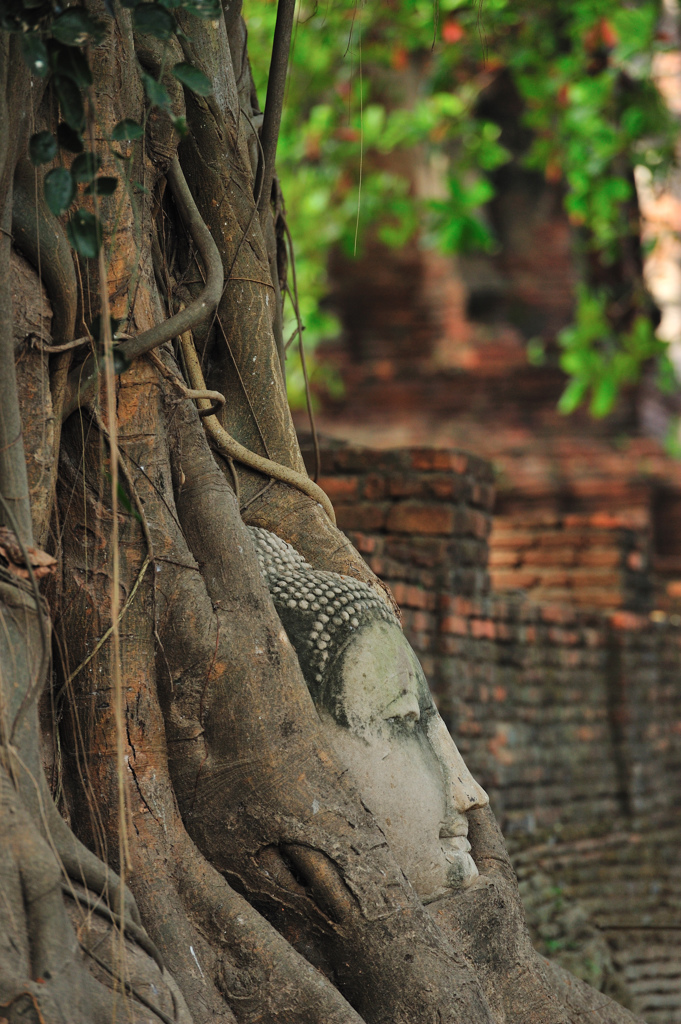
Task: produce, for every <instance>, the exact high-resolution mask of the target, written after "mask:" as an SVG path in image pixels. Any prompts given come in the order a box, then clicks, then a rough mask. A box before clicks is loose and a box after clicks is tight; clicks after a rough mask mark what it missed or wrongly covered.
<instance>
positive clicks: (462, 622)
mask: <svg viewBox="0 0 681 1024" xmlns="http://www.w3.org/2000/svg"><path fill="white" fill-rule="evenodd" d="M440 632H441V633H455V634H456V635H457V636H467V635H468V619H466V618H464V617H463V615H445V616H443V618H442V619H441V620H440Z"/></svg>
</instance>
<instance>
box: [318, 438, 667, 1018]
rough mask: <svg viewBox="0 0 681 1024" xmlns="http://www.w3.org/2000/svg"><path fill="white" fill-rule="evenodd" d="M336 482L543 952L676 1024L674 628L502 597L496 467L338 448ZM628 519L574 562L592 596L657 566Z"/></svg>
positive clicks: (331, 474)
mask: <svg viewBox="0 0 681 1024" xmlns="http://www.w3.org/2000/svg"><path fill="white" fill-rule="evenodd" d="M322 466H323V477H322V479H321V481H320V482H321V483H322V486H324V488H325V489H326V490H327V492H328V493H329V495H330V496H331V498H332V500H333V501H334V504H335V507H336V513H337V516H338V522H339V525H340V526H341V527H342V528H343V529H344V530H345V531H346V532H347V533H348V535H349V536H350V537H351V539H352V541H353V542H354V543H355V544H356V545H357V547H358V548H359V550H360V551H361V552H362V553H363V555H364V557H365V558H366V559H367V561H368V562H369V564H370V565H371V567H372V568H373V569H374V570H375V571H376V572H378V573H380V575H381V576H382V577H383V578H384V579H385V580H386V581H387V582H388V583H389V584H390V586H391V587H392V590H393V593H394V594H395V597H396V598H397V600H398V602H399V604H400V606H401V608H402V612H403V617H404V628H405V631H406V633H407V635H408V636H409V638H410V640H411V642H412V644H413V646H414V648H415V649H416V650H417V652H418V654H419V657H420V658H421V661H422V663H423V666H424V669H425V671H426V673H427V675H428V677H429V679H430V681H431V686H432V688H433V690H434V693H435V695H436V699H437V701H438V703H439V706H440V709H441V711H442V713H443V716H444V717H445V719H446V720H447V722H448V724H449V726H450V728H451V730H452V733H453V735H454V737H455V739H456V741H457V743H458V745H459V747H460V749H461V751H462V753H463V755H464V757H465V759H466V761H467V763H468V764H469V766H470V768H471V770H472V771H473V773H474V774H475V775H476V777H477V778H478V779H479V780H480V782H481V783H482V784H483V785H484V786H485V788H486V789H487V790H488V792H489V794H490V799H491V801H492V805H493V807H494V810H495V812H496V814H497V816H498V817H499V819H500V822H501V825H502V827H503V829H504V832H505V835H506V837H507V841H508V844H509V848H510V850H511V852H512V856H513V858H514V862H515V865H516V869H517V871H518V875H519V878H520V880H521V885H522V887H523V892H524V897H525V899H526V904H527V910H528V919H529V923H530V925H531V928H532V930H533V933H534V937H535V941H536V942H537V944H538V946H539V948H541V949H542V951H543V952H545V953H547V954H549V955H553V956H557V957H558V958H559V959H561V960H562V962H564V963H565V965H566V966H568V967H569V968H570V969H572V970H575V971H577V973H581V974H582V976H584V977H585V978H587V980H589V981H591V982H593V983H595V984H597V985H599V986H600V987H601V988H603V989H604V990H607V991H609V992H612V993H613V994H614V995H616V996H617V997H618V998H621V999H623V1001H625V1002H628V1003H629V1005H631V1006H632V1008H633V1009H634V1010H636V1011H637V1012H638V1013H640V1014H641V1015H642V1016H643V1017H644V1018H645V1019H646V1020H647V1021H649V1022H650V1024H673V1022H674V1024H678V1022H679V1021H681V927H680V926H681V856H680V855H679V848H680V846H681V623H680V622H679V621H678V618H677V617H674V616H668V615H662V614H661V615H655V614H653V616H652V617H651V616H650V615H648V614H645V615H644V614H636V613H634V612H632V611H626V610H622V609H621V608H620V609H619V610H613V609H616V608H617V604H623V603H625V602H623V601H620V602H612V603H611V604H610V607H609V608H607V610H604V609H603V608H602V607H599V606H598V605H599V602H598V601H594V607H588V601H583V602H581V606H579V604H580V603H579V602H574V601H573V603H572V604H568V603H566V602H565V601H563V602H562V603H553V602H552V603H550V602H545V601H542V602H541V603H540V602H537V601H535V600H532V599H531V598H529V597H528V596H527V595H526V594H525V593H523V592H522V591H521V590H516V591H515V592H509V593H505V594H504V593H499V592H495V591H494V590H493V589H492V588H491V585H490V576H489V573H488V555H489V538H490V534H491V532H492V509H493V505H494V483H493V474H492V471H491V468H490V466H489V464H488V463H486V462H485V461H484V460H482V459H478V458H475V457H473V456H471V455H468V454H466V453H464V452H458V451H433V450H428V449H412V450H398V451H383V452H376V451H368V450H365V449H357V448H349V447H344V446H342V445H338V446H336V447H329V448H327V449H326V450H325V451H324V453H323V462H322ZM615 518H616V512H615V511H613V519H612V522H608V523H605V520H602V521H601V520H599V521H598V522H596V521H594V522H591V523H589V521H588V520H587V518H586V517H584V520H583V521H580V522H579V523H577V522H575V523H574V524H573V525H574V528H575V529H576V530H577V529H578V530H579V531H581V533H580V538H579V542H578V543H577V541H575V543H574V550H575V551H581V552H589V551H591V552H595V553H596V554H597V555H598V558H595V556H594V557H593V558H592V565H591V567H590V568H592V569H593V570H596V571H595V573H592V574H590V575H589V585H590V586H591V587H592V589H594V590H596V591H599V590H602V589H603V588H604V587H607V586H611V585H616V586H619V587H620V589H621V588H623V587H626V585H627V579H626V573H627V572H632V571H637V572H640V573H645V572H646V571H647V572H648V573H649V572H650V566H649V562H646V563H645V564H644V565H641V566H639V567H638V568H635V569H632V567H631V566H628V565H627V562H626V558H627V552H629V553H630V552H631V551H632V550H637V549H636V548H635V546H632V545H631V544H630V543H629V541H630V538H627V536H626V533H625V534H623V533H622V532H621V531H623V530H626V527H625V526H622V525H621V524H619V523H616V522H615ZM562 525H563V526H564V527H566V526H567V525H568V524H566V523H563V524H562ZM534 526H535V530H534V540H533V541H532V545H531V546H529V545H528V550H530V549H534V550H542V551H546V552H551V551H554V552H556V551H559V552H560V551H563V552H565V551H566V550H570V543H571V540H570V537H569V536H567V537H563V539H562V540H560V541H555V542H554V543H553V544H551V543H549V544H545V543H544V544H542V543H541V538H542V536H546V535H548V534H550V533H551V532H552V530H553V535H554V537H558V536H559V533H560V531H558V530H556V529H555V526H556V524H544V527H543V528H542V527H541V524H534ZM590 528H591V529H592V531H593V533H592V535H591V536H589V529H590ZM599 531H601V534H603V531H605V534H603V535H601V534H599ZM608 531H610V535H608V536H610V539H611V540H612V541H613V543H612V544H611V548H612V549H617V550H619V551H620V556H618V557H619V559H620V560H619V562H618V565H617V570H618V572H619V573H620V577H619V578H618V580H617V581H615V582H614V584H613V581H610V577H607V580H608V581H609V582H606V581H605V580H601V581H599V579H598V570H603V572H604V573H606V574H607V573H608V572H611V571H612V569H613V567H612V566H609V565H606V564H604V563H603V562H602V558H603V557H604V556H603V550H604V549H608V550H610V549H609V548H608V543H606V542H605V539H604V537H605V536H606V535H607V534H608ZM618 531H620V532H619V533H618ZM529 532H530V533H532V530H530V531H529ZM627 544H629V547H628V548H627ZM618 545H619V547H618ZM622 551H624V554H623V555H622ZM594 559H595V563H596V564H593V563H594ZM609 559H613V560H614V556H613V555H610V556H609ZM599 560H601V564H600V565H599V564H598V561H599ZM546 564H547V566H548V568H549V569H550V559H548V560H547V562H546ZM493 579H494V575H493V576H492V580H493ZM518 582H520V581H518ZM643 583H645V581H643ZM641 585H642V584H640V583H639V586H641ZM567 596H569V594H568V595H567ZM605 603H606V602H600V604H605Z"/></svg>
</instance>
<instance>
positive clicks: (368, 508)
mask: <svg viewBox="0 0 681 1024" xmlns="http://www.w3.org/2000/svg"><path fill="white" fill-rule="evenodd" d="M387 511H388V510H387V507H386V506H383V505H374V504H369V503H364V502H363V503H361V504H357V505H336V520H337V522H338V526H339V527H340V529H341V530H369V531H371V530H381V529H383V527H384V526H385V521H386V516H387Z"/></svg>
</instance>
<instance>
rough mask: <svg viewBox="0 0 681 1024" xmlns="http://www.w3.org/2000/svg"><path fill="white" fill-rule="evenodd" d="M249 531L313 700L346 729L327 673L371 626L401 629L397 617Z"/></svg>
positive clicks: (369, 594) (371, 595)
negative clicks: (350, 645) (363, 631)
mask: <svg viewBox="0 0 681 1024" xmlns="http://www.w3.org/2000/svg"><path fill="white" fill-rule="evenodd" d="M248 529H249V531H250V533H251V536H252V537H253V541H254V544H255V549H256V553H257V555H258V561H259V563H260V568H261V571H262V573H263V576H264V578H265V580H266V582H267V585H268V587H269V591H270V594H271V595H272V600H273V601H274V605H275V608H276V609H277V613H278V615H279V618H280V619H281V621H282V625H283V626H284V629H285V630H286V633H287V635H288V638H289V640H290V641H291V644H292V645H293V647H294V649H295V651H296V654H297V655H298V661H299V662H300V667H301V669H302V671H303V675H304V676H305V681H306V683H307V685H308V688H309V690H310V693H311V694H312V698H313V700H314V701H315V703H316V704H321V705H322V706H324V707H325V708H326V709H327V710H328V711H329V712H330V713H331V714H332V715H333V716H334V718H336V720H337V721H338V722H339V723H340V724H342V725H347V724H348V722H347V719H346V717H345V712H344V710H343V706H342V702H341V699H340V694H339V693H338V692H332V691H333V689H334V687H333V686H329V685H328V684H329V683H330V676H329V669H330V668H331V666H332V665H334V663H335V662H336V661H337V659H338V657H339V655H340V654H341V653H342V652H343V650H344V649H345V647H346V646H347V644H348V642H349V641H350V640H351V639H352V638H353V637H354V636H355V635H356V634H357V632H358V631H359V630H361V629H362V628H365V627H367V626H370V625H371V624H372V623H374V622H386V623H391V624H394V625H396V626H397V627H398V629H399V628H401V627H400V624H399V622H398V620H397V617H396V616H395V615H394V613H393V612H392V611H391V610H390V608H388V606H387V605H386V603H385V601H383V600H382V599H381V598H380V597H379V596H378V595H377V594H376V593H375V592H374V591H373V590H372V589H371V587H370V586H369V585H368V584H366V583H363V582H362V581H361V580H356V579H354V578H353V577H352V576H340V575H339V574H338V573H335V572H325V571H322V570H318V569H313V568H312V566H311V565H310V564H309V563H308V562H306V561H305V559H304V558H303V556H302V555H301V554H299V553H298V552H297V551H296V550H295V548H293V547H292V546H291V545H290V544H287V543H286V541H284V540H281V538H280V537H277V536H276V534H274V533H270V532H269V530H264V529H261V528H260V527H257V526H250V527H249V528H248ZM325 684H326V685H325Z"/></svg>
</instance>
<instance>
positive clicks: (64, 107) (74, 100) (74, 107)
mask: <svg viewBox="0 0 681 1024" xmlns="http://www.w3.org/2000/svg"><path fill="white" fill-rule="evenodd" d="M54 87H55V89H56V90H57V96H58V97H59V105H60V106H61V112H62V115H63V117H64V120H65V121H66V123H67V125H68V126H69V128H72V129H73V131H74V132H78V133H80V132H82V130H83V128H84V127H85V110H84V108H83V97H82V96H81V94H80V89H79V88H78V86H77V85H76V83H75V82H74V81H72V80H71V79H70V78H64V76H63V75H55V77H54Z"/></svg>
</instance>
